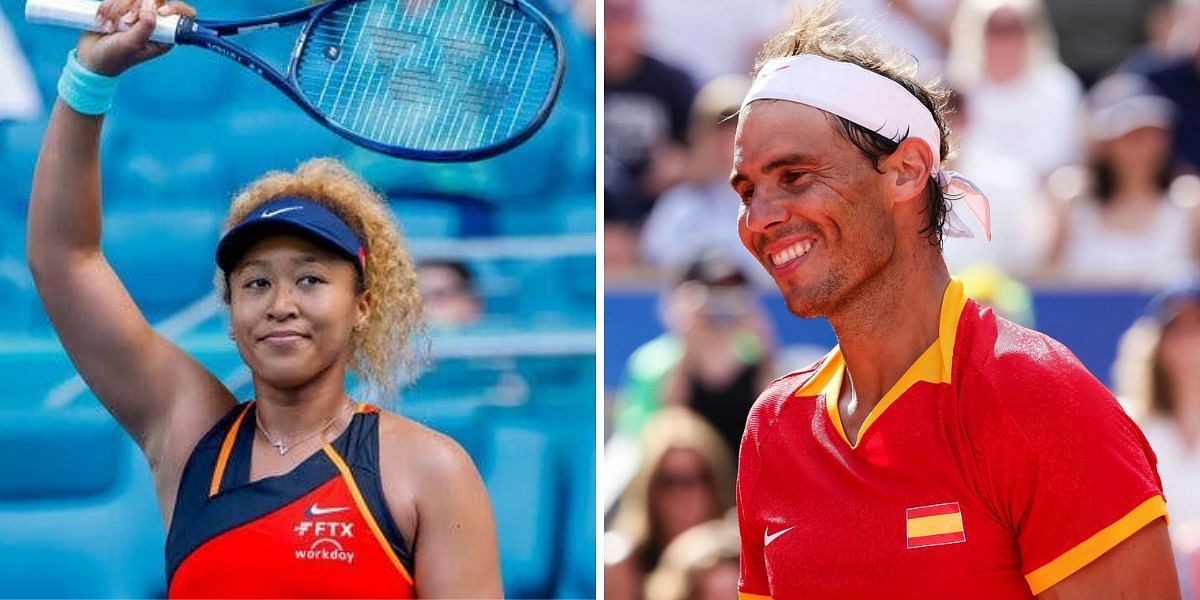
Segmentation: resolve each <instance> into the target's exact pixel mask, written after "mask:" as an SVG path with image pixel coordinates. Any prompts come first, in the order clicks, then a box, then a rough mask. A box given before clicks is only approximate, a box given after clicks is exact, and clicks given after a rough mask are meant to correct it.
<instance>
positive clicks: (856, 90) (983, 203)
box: [742, 54, 992, 240]
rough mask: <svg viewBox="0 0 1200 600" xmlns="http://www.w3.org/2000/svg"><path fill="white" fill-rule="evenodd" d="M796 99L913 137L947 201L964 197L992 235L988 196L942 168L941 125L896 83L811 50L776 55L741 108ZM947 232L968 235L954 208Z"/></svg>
mask: <svg viewBox="0 0 1200 600" xmlns="http://www.w3.org/2000/svg"><path fill="white" fill-rule="evenodd" d="M763 99H770V100H786V101H788V102H797V103H800V104H804V105H807V106H811V107H813V108H818V109H820V110H823V111H825V112H828V113H832V114H834V115H837V116H839V117H842V118H844V119H846V120H848V121H850V122H852V123H855V124H857V125H859V126H862V127H864V128H866V129H869V130H871V131H874V132H876V133H878V134H880V135H882V136H884V137H886V138H888V139H890V140H892V141H894V142H900V141H903V140H905V139H908V138H916V139H919V140H922V141H924V142H925V144H926V145H927V146H929V150H930V152H932V153H933V165H934V166H933V169H932V171H931V172H930V175H932V176H935V177H937V180H938V185H940V186H941V188H942V191H943V193H944V194H945V195H946V197H947V200H959V199H961V200H963V201H965V202H966V204H967V207H968V208H969V209H970V210H971V212H972V213H973V214H974V215H975V218H976V219H978V220H979V223H980V225H982V226H983V231H984V233H985V235H986V236H987V239H989V240H990V239H992V231H991V212H990V209H989V207H988V200H987V196H984V195H983V192H981V191H980V190H979V188H978V187H976V186H975V184H973V183H971V182H970V181H969V180H968V179H967V178H965V177H963V176H962V175H959V174H958V173H955V172H954V171H946V170H943V169H942V168H941V164H942V157H941V151H940V150H941V139H942V135H941V130H940V129H938V126H937V122H935V121H934V120H933V115H932V114H930V112H929V109H927V108H925V105H924V104H921V101H920V100H917V98H916V97H915V96H913V95H912V93H910V92H909V91H908V90H906V89H904V87H903V86H901V85H900V84H899V83H896V82H895V81H892V80H891V79H889V78H887V77H884V76H882V75H879V74H878V73H875V72H873V71H870V70H867V69H864V68H862V67H860V66H858V65H855V64H851V63H847V62H839V61H835V60H829V59H827V58H824V57H820V56H815V55H812V54H800V55H797V56H788V57H784V58H776V59H773V60H771V61H770V62H768V63H767V64H766V65H764V66H763V68H762V70H761V71H759V73H758V77H756V78H755V79H754V84H753V85H751V86H750V92H749V93H747V94H746V99H745V100H743V101H742V109H743V110H745V108H746V105H748V104H750V103H751V102H753V101H755V100H763ZM946 235H947V236H949V237H960V238H972V237H975V235H974V234H973V233H971V230H970V229H968V228H967V226H966V225H965V224H964V223H963V222H962V219H961V218H959V216H958V215H957V214H956V213H955V204H953V203H952V204H951V205H950V210H949V212H948V213H947V214H946Z"/></svg>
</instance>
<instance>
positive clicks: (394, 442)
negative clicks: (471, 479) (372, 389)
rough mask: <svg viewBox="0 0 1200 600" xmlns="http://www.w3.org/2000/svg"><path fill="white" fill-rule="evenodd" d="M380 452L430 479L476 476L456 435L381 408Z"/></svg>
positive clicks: (421, 477) (382, 457)
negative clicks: (455, 438) (455, 439)
mask: <svg viewBox="0 0 1200 600" xmlns="http://www.w3.org/2000/svg"><path fill="white" fill-rule="evenodd" d="M379 452H380V458H381V460H386V461H387V462H391V463H392V464H395V465H397V466H403V467H404V470H405V471H406V472H409V473H411V474H412V475H413V476H414V477H416V478H418V479H420V480H425V481H427V482H433V481H442V482H445V481H446V480H447V479H450V480H455V479H457V478H459V477H466V476H477V475H475V465H474V463H473V462H472V461H471V458H470V456H469V455H467V452H466V451H465V450H463V447H462V445H460V444H459V443H458V442H456V441H454V439H453V438H451V437H450V436H448V435H446V434H443V433H441V432H438V431H436V430H434V429H432V428H430V427H427V426H425V425H422V424H420V423H418V422H416V421H413V420H412V419H409V418H407V417H404V416H402V415H398V414H396V413H393V412H389V411H386V410H380V411H379Z"/></svg>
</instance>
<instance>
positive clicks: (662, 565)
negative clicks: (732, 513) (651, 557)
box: [646, 517, 741, 600]
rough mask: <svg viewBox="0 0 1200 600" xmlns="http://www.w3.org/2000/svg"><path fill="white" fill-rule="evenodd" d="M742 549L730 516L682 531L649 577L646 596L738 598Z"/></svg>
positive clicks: (659, 599) (651, 599) (663, 599)
mask: <svg viewBox="0 0 1200 600" xmlns="http://www.w3.org/2000/svg"><path fill="white" fill-rule="evenodd" d="M740 550H741V548H740V546H739V544H738V530H737V524H736V523H733V522H731V518H729V517H727V518H725V519H719V520H713V521H709V522H707V523H703V524H700V525H697V526H695V527H693V528H691V529H689V530H687V531H685V532H683V533H682V534H680V536H679V537H677V538H675V541H673V542H671V545H670V546H667V549H666V551H664V552H663V555H662V559H661V560H659V564H658V568H657V569H655V570H654V572H653V573H651V574H650V578H649V579H648V580H647V581H646V600H728V599H730V598H736V597H737V582H738V557H739V555H740Z"/></svg>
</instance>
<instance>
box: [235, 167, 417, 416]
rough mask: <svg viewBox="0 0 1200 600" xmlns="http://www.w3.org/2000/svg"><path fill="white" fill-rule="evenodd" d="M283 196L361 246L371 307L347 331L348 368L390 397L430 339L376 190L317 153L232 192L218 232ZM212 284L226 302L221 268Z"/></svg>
mask: <svg viewBox="0 0 1200 600" xmlns="http://www.w3.org/2000/svg"><path fill="white" fill-rule="evenodd" d="M287 196H301V197H303V198H306V199H308V200H311V201H313V202H316V203H318V204H320V205H322V206H324V207H325V208H328V209H329V210H330V211H332V212H333V213H334V214H335V215H337V216H338V217H339V218H340V219H342V221H344V222H345V223H346V224H347V225H348V226H349V227H350V229H351V230H352V231H354V233H355V235H357V236H359V238H360V239H361V240H362V241H363V244H364V245H365V246H366V256H367V260H366V269H365V272H364V273H363V274H362V276H363V281H362V282H361V288H362V289H365V290H366V291H367V292H369V293H370V295H371V312H370V315H369V316H368V318H367V322H366V324H365V325H364V326H363V327H361V328H356V329H355V330H354V332H353V334H352V337H351V344H352V345H353V350H352V353H351V356H350V365H349V368H350V371H352V372H353V373H355V374H356V375H358V376H359V377H360V378H361V379H362V380H363V382H364V383H365V384H366V385H367V388H368V389H369V390H370V392H371V393H372V394H374V395H376V396H378V398H376V400H386V399H390V398H393V397H394V396H395V394H396V392H397V390H398V389H399V387H400V384H401V382H402V380H403V378H404V377H405V375H406V374H408V373H412V372H413V371H414V369H415V366H416V364H415V363H416V362H417V361H418V360H419V359H421V358H423V356H424V354H425V352H426V349H425V346H427V344H428V341H427V337H426V335H425V333H424V324H423V321H422V303H421V291H420V288H419V287H418V283H417V274H416V270H415V268H414V267H413V261H412V258H411V257H410V256H409V253H408V250H407V249H406V248H405V246H404V239H403V236H402V235H401V233H400V228H399V226H398V224H397V223H396V220H395V218H394V217H393V216H392V213H391V211H390V210H389V209H388V207H387V204H386V203H385V202H384V200H383V198H382V197H381V196H380V195H379V193H378V192H376V191H375V190H373V189H371V187H370V186H369V185H367V183H366V182H364V181H363V180H362V179H361V178H360V177H358V176H357V175H355V174H354V173H352V172H351V171H350V170H349V169H347V168H346V167H345V165H343V164H342V163H341V162H339V161H338V160H336V159H332V158H314V159H311V160H308V161H305V162H304V163H303V164H301V165H300V166H299V167H297V168H296V170H295V171H293V172H290V173H288V172H284V171H271V172H269V173H267V174H266V175H263V176H262V177H260V178H259V179H258V180H257V181H254V182H253V183H251V184H250V185H248V186H246V188H245V189H243V190H242V191H241V192H239V193H238V195H237V196H236V197H234V199H233V203H232V204H231V205H230V207H229V214H228V215H227V216H226V218H225V225H224V228H223V232H227V231H229V230H230V229H231V228H232V227H233V226H234V225H237V224H238V223H240V222H241V221H242V220H243V219H245V218H246V216H247V215H249V214H250V213H251V212H253V211H255V210H256V209H258V208H259V207H260V206H262V205H263V204H266V203H267V202H270V201H272V200H275V199H278V198H284V197H287ZM216 286H217V291H218V292H220V294H221V297H222V298H224V300H225V303H226V304H228V303H229V301H230V294H229V285H228V280H227V278H226V274H225V273H223V272H221V271H220V270H219V269H218V272H217V276H216ZM359 291H361V290H359Z"/></svg>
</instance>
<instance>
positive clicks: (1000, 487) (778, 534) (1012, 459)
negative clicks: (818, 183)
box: [737, 280, 1166, 599]
mask: <svg viewBox="0 0 1200 600" xmlns="http://www.w3.org/2000/svg"><path fill="white" fill-rule="evenodd" d="M844 372H845V363H844V361H843V359H842V356H841V354H840V352H839V351H838V349H837V348H835V349H834V350H833V351H832V352H831V353H830V354H829V355H827V356H826V357H825V358H823V359H822V360H821V361H819V362H818V363H817V364H816V365H814V366H812V367H810V368H808V369H805V370H803V371H799V372H796V373H792V374H790V375H787V376H786V377H783V378H781V379H778V380H776V381H775V382H774V383H772V384H771V386H770V387H769V388H768V389H767V390H766V391H765V392H764V393H763V394H762V396H761V397H760V398H759V400H758V402H757V403H756V404H755V406H754V409H753V410H752V411H751V414H750V418H749V420H748V421H747V424H746V434H745V437H744V438H743V439H742V445H741V452H740V457H739V464H738V482H737V505H738V521H739V526H740V528H741V538H742V555H741V561H742V565H741V579H740V582H739V591H740V592H741V593H740V597H741V598H743V599H761V598H768V597H775V598H881V597H887V598H916V597H919V598H941V597H946V598H1030V597H1032V596H1033V595H1036V594H1039V593H1041V592H1042V591H1043V590H1046V589H1047V588H1049V587H1051V586H1053V585H1055V584H1056V583H1058V582H1060V581H1062V580H1063V579H1065V578H1066V577H1067V576H1069V575H1071V574H1072V573H1074V572H1075V571H1077V570H1079V569H1080V568H1081V567H1083V566H1084V565H1086V564H1088V563H1089V562H1091V561H1092V560H1094V559H1095V558H1097V557H1098V556H1100V555H1101V554H1103V553H1104V552H1107V551H1108V550H1109V549H1111V548H1112V547H1113V546H1115V545H1117V544H1118V543H1119V542H1121V541H1122V540H1124V539H1125V538H1127V537H1129V536H1130V535H1132V534H1133V533H1135V532H1136V531H1138V530H1139V529H1141V528H1142V527H1143V526H1145V525H1147V524H1148V523H1150V522H1152V521H1154V520H1155V519H1158V518H1159V517H1164V516H1165V515H1166V504H1165V501H1164V500H1163V497H1162V484H1161V482H1160V481H1159V478H1158V474H1157V471H1156V468H1155V464H1156V460H1155V457H1154V453H1153V452H1152V451H1151V450H1150V447H1149V445H1148V444H1147V443H1146V440H1145V438H1144V437H1143V436H1142V434H1141V431H1140V430H1139V429H1138V428H1137V426H1136V425H1134V423H1133V421H1131V420H1130V419H1129V418H1128V417H1127V416H1126V415H1125V413H1124V411H1123V410H1122V409H1121V407H1120V406H1119V405H1118V404H1117V402H1116V400H1115V399H1114V398H1113V397H1112V395H1111V394H1109V392H1108V391H1107V390H1106V389H1105V388H1104V386H1103V385H1102V384H1101V383H1100V382H1099V381H1097V380H1096V379H1095V378H1094V377H1092V376H1091V375H1090V374H1089V373H1088V372H1087V370H1086V369H1085V368H1084V367H1083V365H1081V364H1080V363H1079V361H1078V360H1077V359H1076V358H1075V357H1074V355H1072V354H1071V353H1070V351H1068V350H1067V349H1066V348H1064V347H1063V346H1062V345H1061V344H1059V343H1057V342H1055V341H1054V340H1052V339H1050V338H1049V337H1047V336H1045V335H1042V334H1040V333H1037V332H1034V331H1030V330H1028V329H1024V328H1022V327H1019V326H1017V325H1015V324H1013V323H1010V322H1008V321H1005V320H1004V319H1000V318H997V317H996V316H994V315H993V314H992V312H991V310H990V309H983V308H981V307H980V306H979V305H978V304H976V303H975V302H974V301H971V300H968V299H967V298H966V297H965V296H964V295H963V291H962V284H961V283H960V282H959V281H957V280H953V281H951V283H950V285H949V286H948V288H947V290H946V292H945V295H944V297H943V299H942V307H941V317H940V325H939V337H938V340H937V341H935V342H934V343H933V345H932V346H930V347H929V349H927V350H926V351H925V352H924V353H923V354H922V355H921V356H920V357H919V358H918V359H917V361H916V362H915V363H913V365H912V366H911V367H910V368H909V369H908V371H907V372H906V373H905V374H904V375H903V376H902V377H901V378H900V381H899V382H897V383H896V385H895V386H894V387H893V388H892V389H891V390H889V391H888V392H887V393H886V394H885V395H884V396H883V398H882V399H881V400H880V402H879V404H878V405H877V406H875V408H874V409H873V410H872V411H871V412H870V414H869V415H868V416H867V419H866V421H865V422H864V423H863V426H862V428H861V430H860V432H859V436H858V440H857V442H856V443H855V444H851V443H850V442H849V441H848V440H847V438H846V435H845V434H844V432H843V429H842V425H841V420H840V417H839V413H838V404H837V403H838V396H839V393H840V390H841V385H842V377H843V373H844Z"/></svg>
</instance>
